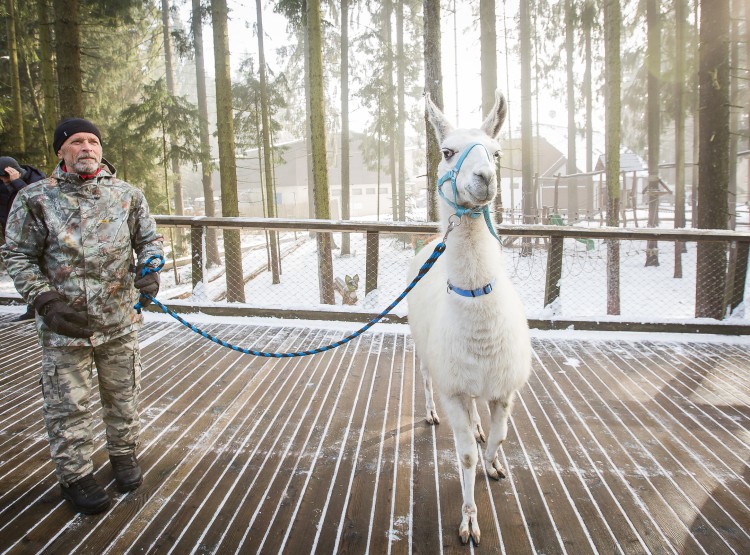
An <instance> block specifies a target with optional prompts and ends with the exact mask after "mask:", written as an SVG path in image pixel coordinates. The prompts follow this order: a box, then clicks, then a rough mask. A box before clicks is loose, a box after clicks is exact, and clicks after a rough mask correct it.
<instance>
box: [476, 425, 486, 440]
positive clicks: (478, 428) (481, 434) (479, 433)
mask: <svg viewBox="0 0 750 555" xmlns="http://www.w3.org/2000/svg"><path fill="white" fill-rule="evenodd" d="M474 439H476V440H477V441H478V442H479V443H487V436H485V435H484V429H483V428H482V425H481V424H477V425H476V427H475V428H474Z"/></svg>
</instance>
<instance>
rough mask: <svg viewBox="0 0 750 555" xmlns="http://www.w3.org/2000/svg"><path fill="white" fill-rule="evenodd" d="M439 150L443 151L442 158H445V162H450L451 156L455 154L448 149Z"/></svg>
mask: <svg viewBox="0 0 750 555" xmlns="http://www.w3.org/2000/svg"><path fill="white" fill-rule="evenodd" d="M441 150H442V151H443V158H445V159H446V160H450V159H451V158H453V155H454V154H455V153H456V152H455V151H453V150H451V149H449V148H443V149H441Z"/></svg>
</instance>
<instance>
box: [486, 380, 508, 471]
mask: <svg viewBox="0 0 750 555" xmlns="http://www.w3.org/2000/svg"><path fill="white" fill-rule="evenodd" d="M488 404H489V406H490V419H491V424H490V437H489V439H488V441H487V449H486V451H485V452H484V459H485V467H486V468H487V474H489V476H490V478H494V479H495V480H500V479H501V478H505V469H504V468H503V465H502V464H500V457H498V454H497V451H498V449H500V445H502V443H503V441H505V438H506V437H507V435H508V416H509V415H510V411H511V408H512V406H513V394H511V395H509V396H508V397H507V398H505V399H493V400H492V401H490V402H489V403H488Z"/></svg>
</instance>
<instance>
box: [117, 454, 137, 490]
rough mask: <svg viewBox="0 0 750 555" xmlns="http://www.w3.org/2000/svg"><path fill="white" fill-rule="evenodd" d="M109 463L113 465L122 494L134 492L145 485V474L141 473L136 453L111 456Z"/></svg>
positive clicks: (118, 487)
mask: <svg viewBox="0 0 750 555" xmlns="http://www.w3.org/2000/svg"><path fill="white" fill-rule="evenodd" d="M109 462H111V463H112V470H114V472H115V481H116V482H117V489H118V490H119V491H120V492H121V493H127V492H129V491H133V490H134V489H136V488H137V487H138V486H140V485H141V484H142V483H143V474H142V473H141V467H140V466H138V459H136V458H135V453H129V454H127V455H110V456H109Z"/></svg>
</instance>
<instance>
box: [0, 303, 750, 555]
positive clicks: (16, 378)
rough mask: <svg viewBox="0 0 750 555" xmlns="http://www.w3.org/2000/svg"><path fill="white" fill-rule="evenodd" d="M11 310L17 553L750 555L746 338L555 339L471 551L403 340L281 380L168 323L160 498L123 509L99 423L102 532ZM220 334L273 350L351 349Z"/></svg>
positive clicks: (305, 334)
mask: <svg viewBox="0 0 750 555" xmlns="http://www.w3.org/2000/svg"><path fill="white" fill-rule="evenodd" d="M1 310H3V309H0V349H1V350H0V552H3V553H6V552H9V553H36V552H44V553H105V552H108V553H115V554H119V553H144V552H146V553H152V552H159V553H170V552H173V553H178V554H182V553H190V552H200V553H204V552H212V553H235V552H240V553H256V552H263V553H280V552H285V553H293V554H296V553H312V552H316V553H367V552H369V553H376V554H380V553H390V552H394V553H430V554H435V553H449V552H450V553H453V552H460V553H469V552H475V553H490V552H493V553H494V552H499V553H508V554H517V553H545V554H555V553H571V554H575V555H582V554H585V553H597V552H598V553H607V554H609V553H705V554H711V555H713V554H720V553H738V554H739V553H750V437H749V434H748V429H749V428H750V426H749V424H750V379H749V377H750V341H749V340H747V339H746V338H735V339H729V338H715V339H711V340H707V339H705V337H701V336H697V337H695V338H693V339H692V340H690V341H687V340H682V339H680V340H675V338H672V337H668V338H660V336H659V335H655V334H652V335H651V336H649V337H648V338H647V339H644V338H643V336H635V337H634V338H632V339H621V338H626V337H627V336H626V335H625V334H620V335H618V336H611V335H610V336H609V337H604V338H602V337H601V336H599V337H597V336H596V335H594V334H589V335H583V334H581V333H578V332H576V333H573V334H567V335H566V334H565V333H564V332H557V333H537V334H535V338H534V343H533V347H534V360H533V374H532V377H531V380H530V382H529V385H528V386H527V387H526V388H525V389H524V390H523V391H522V393H521V395H520V398H519V399H518V401H517V403H516V406H515V410H514V413H513V417H512V423H511V426H510V431H509V436H508V440H507V442H506V443H505V445H504V450H503V459H504V461H503V462H504V465H505V468H506V469H507V471H508V474H509V476H508V479H506V480H503V481H502V482H500V483H496V482H492V483H491V481H490V480H489V479H488V478H487V476H486V474H485V473H484V470H483V469H481V468H479V469H478V470H477V472H478V477H477V491H476V499H477V504H478V506H479V511H480V517H479V518H480V525H481V530H482V541H481V545H480V546H478V547H464V546H461V545H460V542H459V539H458V535H457V527H458V523H459V520H460V504H461V497H460V485H459V473H458V463H457V460H456V455H455V452H454V447H453V439H452V435H451V432H450V428H449V427H448V425H447V423H443V424H441V425H440V426H438V427H430V426H428V425H426V423H425V421H424V418H423V412H424V409H423V406H424V405H423V392H422V386H421V379H420V376H419V369H418V367H417V366H416V364H415V355H414V350H413V348H412V343H411V340H410V337H409V335H408V333H406V331H405V328H404V327H403V326H383V327H382V330H379V328H378V327H375V328H373V332H372V333H368V334H365V335H363V336H362V337H361V338H359V339H357V340H355V341H352V342H350V343H348V344H346V345H345V346H343V347H341V348H338V349H336V350H333V351H329V352H326V353H325V354H321V355H315V356H310V357H304V358H294V359H263V358H255V357H251V356H247V355H243V354H239V353H236V352H234V351H232V350H229V349H225V348H222V347H219V346H218V345H215V344H213V343H211V342H208V341H206V340H205V339H203V338H201V337H200V336H198V335H196V334H193V333H192V332H190V331H189V330H187V329H186V328H184V327H182V326H180V325H179V324H177V323H171V322H168V321H166V320H164V319H163V318H157V317H152V316H151V315H149V318H148V320H149V324H148V325H147V326H146V328H145V329H144V332H143V333H142V335H141V342H142V358H143V376H142V393H141V411H142V421H143V432H142V446H141V449H140V460H141V463H142V466H143V469H144V473H145V481H144V484H143V486H142V487H141V488H140V489H138V490H137V491H136V492H134V493H131V494H129V495H119V494H117V493H116V492H115V489H114V485H113V482H112V473H111V470H110V468H109V465H108V463H107V462H106V461H107V453H106V450H105V448H104V445H103V443H104V442H103V427H102V424H101V422H100V421H97V425H96V434H97V437H96V447H97V450H96V452H95V456H94V462H95V466H96V468H97V472H96V475H97V477H98V478H99V479H100V480H101V481H102V482H104V483H106V484H107V486H106V487H107V490H108V491H109V492H110V493H111V494H112V495H113V498H114V500H115V502H114V503H113V506H112V508H111V509H110V510H109V511H108V512H107V513H105V514H103V515H99V516H88V517H83V516H77V515H76V514H74V513H73V512H72V511H71V510H70V508H69V507H68V506H67V505H66V504H64V503H63V502H62V501H61V500H60V498H59V495H58V488H57V485H56V482H55V479H54V476H53V473H52V465H51V463H50V462H49V455H48V446H47V441H46V437H45V432H44V428H43V424H42V419H41V414H40V411H41V400H40V390H39V385H38V369H39V363H40V350H39V348H38V347H37V344H36V336H35V333H34V331H33V327H32V326H31V325H30V324H10V323H9V321H10V318H11V317H12V316H14V315H15V314H10V313H8V312H1ZM204 327H205V329H206V330H207V331H210V332H211V333H214V334H215V335H217V336H220V337H221V338H223V339H225V340H227V341H230V342H234V343H237V344H239V345H242V346H245V347H252V348H254V349H260V350H271V351H274V350H281V351H296V350H301V349H307V348H310V347H311V346H319V345H324V344H327V343H329V342H331V341H335V340H337V339H339V338H340V337H342V336H343V335H344V333H343V332H342V330H341V327H340V326H339V328H338V329H331V328H329V329H326V328H323V327H281V326H279V325H238V324H236V323H213V324H206V325H204ZM354 328H356V326H354V327H353V328H352V329H354ZM93 409H94V412H95V413H96V414H97V415H98V414H99V413H100V411H101V409H100V407H99V404H98V396H96V397H95V403H94V406H93Z"/></svg>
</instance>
